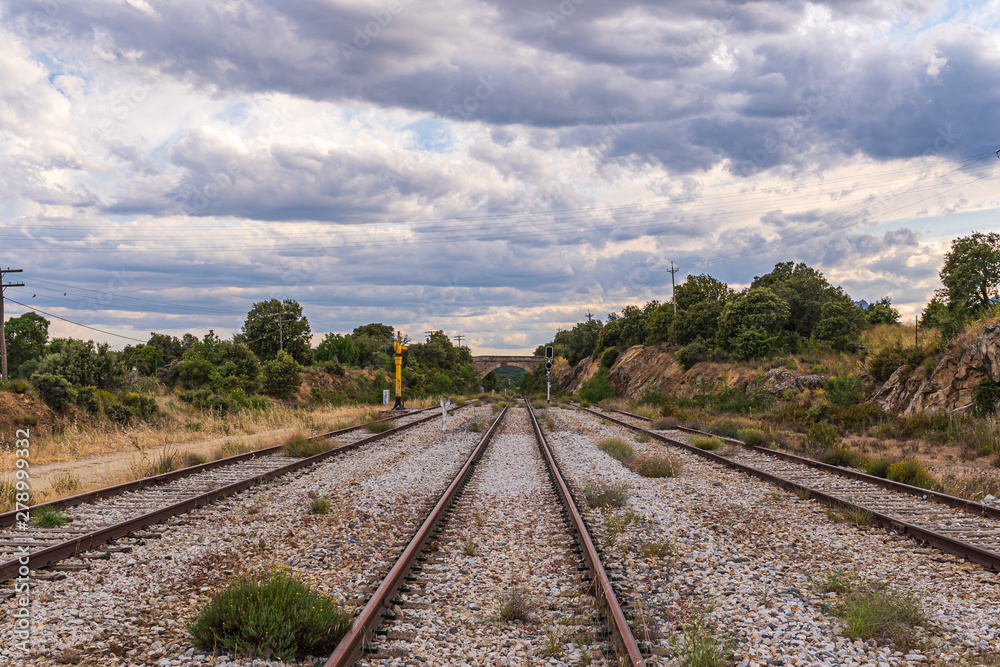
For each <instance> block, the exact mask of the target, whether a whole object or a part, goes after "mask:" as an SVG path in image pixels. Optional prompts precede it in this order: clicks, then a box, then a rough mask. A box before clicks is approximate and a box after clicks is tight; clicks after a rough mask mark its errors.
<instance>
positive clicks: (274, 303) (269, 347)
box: [235, 299, 312, 365]
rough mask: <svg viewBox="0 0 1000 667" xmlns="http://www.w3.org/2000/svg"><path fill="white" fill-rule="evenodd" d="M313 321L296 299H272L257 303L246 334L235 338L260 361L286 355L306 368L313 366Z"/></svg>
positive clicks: (245, 331)
mask: <svg viewBox="0 0 1000 667" xmlns="http://www.w3.org/2000/svg"><path fill="white" fill-rule="evenodd" d="M311 334H312V332H311V331H310V329H309V320H307V319H306V316H305V315H303V314H302V306H300V305H299V303H298V301H295V300H294V299H285V300H284V301H278V300H277V299H270V300H269V301H261V302H259V303H255V304H254V305H253V308H251V309H250V312H249V313H247V319H246V322H244V323H243V331H242V332H241V333H240V334H239V335H238V336H236V337H235V340H236V342H239V343H245V344H246V345H247V346H248V347H249V348H250V349H251V350H253V352H254V354H256V355H257V358H258V359H260V360H262V361H266V360H270V359H274V358H276V357H277V354H278V351H279V350H281V349H282V346H284V351H285V352H287V353H288V354H290V355H291V356H292V358H293V359H295V361H297V362H298V363H300V364H303V365H309V364H311V363H312V345H311V344H310V341H309V339H310V337H311Z"/></svg>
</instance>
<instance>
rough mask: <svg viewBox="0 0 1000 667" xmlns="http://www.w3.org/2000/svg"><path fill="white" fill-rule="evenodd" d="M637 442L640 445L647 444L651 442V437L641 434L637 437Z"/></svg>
mask: <svg viewBox="0 0 1000 667" xmlns="http://www.w3.org/2000/svg"><path fill="white" fill-rule="evenodd" d="M635 441H636V442H638V443H640V444H646V443H647V442H649V436H648V435H646V434H645V433H640V434H639V435H637V436H635Z"/></svg>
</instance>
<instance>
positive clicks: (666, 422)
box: [649, 417, 678, 431]
mask: <svg viewBox="0 0 1000 667" xmlns="http://www.w3.org/2000/svg"><path fill="white" fill-rule="evenodd" d="M677 424H678V421H677V420H676V419H671V418H670V417H660V418H659V419H654V420H653V421H652V422H651V423H650V424H649V428H651V429H653V430H655V431H669V430H670V429H672V428H675V427H676V426H677Z"/></svg>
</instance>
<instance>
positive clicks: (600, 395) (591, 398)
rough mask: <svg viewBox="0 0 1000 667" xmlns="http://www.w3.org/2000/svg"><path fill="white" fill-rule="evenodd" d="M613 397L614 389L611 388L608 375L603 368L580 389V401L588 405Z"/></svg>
mask: <svg viewBox="0 0 1000 667" xmlns="http://www.w3.org/2000/svg"><path fill="white" fill-rule="evenodd" d="M614 397H615V388H614V387H612V386H611V382H610V381H609V380H608V375H607V373H606V372H605V370H604V369H603V368H602V369H601V370H599V371H597V373H596V374H595V375H594V377H592V378H590V379H589V380H587V381H586V382H584V383H583V385H582V386H581V387H580V400H582V401H587V402H588V403H600V402H601V401H603V400H604V399H606V398H614Z"/></svg>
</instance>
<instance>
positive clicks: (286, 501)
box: [0, 408, 491, 666]
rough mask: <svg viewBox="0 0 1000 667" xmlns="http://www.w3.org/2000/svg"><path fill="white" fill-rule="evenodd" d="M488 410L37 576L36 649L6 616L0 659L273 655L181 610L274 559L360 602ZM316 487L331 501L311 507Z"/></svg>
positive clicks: (202, 661)
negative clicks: (249, 650) (242, 648)
mask: <svg viewBox="0 0 1000 667" xmlns="http://www.w3.org/2000/svg"><path fill="white" fill-rule="evenodd" d="M487 418H491V414H490V410H489V409H487V408H466V409H464V410H461V411H460V412H458V413H457V414H454V415H451V416H449V419H448V432H447V433H442V431H441V425H440V422H438V421H436V420H435V421H432V422H429V423H428V424H425V425H421V426H417V427H415V428H413V429H411V430H409V431H406V432H404V433H402V434H399V435H396V436H391V437H389V438H387V439H385V440H382V441H379V442H376V443H372V444H370V445H365V446H363V447H361V448H359V449H357V450H354V451H352V452H348V453H346V454H343V455H341V456H337V457H334V458H332V459H330V460H329V461H326V462H323V463H321V464H318V465H316V466H313V467H311V468H309V469H308V470H306V471H304V472H301V473H293V475H290V476H288V477H283V478H281V479H280V480H276V481H275V482H272V483H268V484H264V485H261V486H258V487H256V488H255V489H253V490H251V491H248V492H246V493H243V494H239V495H237V496H233V497H230V498H228V499H226V500H224V501H222V502H220V503H217V504H214V505H212V506H210V507H205V508H201V509H199V510H195V511H193V512H191V513H189V514H187V515H184V516H182V517H177V518H175V519H173V520H172V521H171V522H170V523H169V524H168V525H167V526H160V527H159V528H160V530H163V533H162V537H160V539H146V540H135V541H122V542H123V543H125V542H128V543H130V544H132V545H133V551H132V553H131V554H119V555H115V556H113V557H111V558H110V559H108V560H102V561H93V562H92V563H91V566H92V567H91V569H90V570H88V571H84V572H76V573H70V574H69V576H68V578H67V579H65V580H62V581H55V582H35V583H33V591H32V593H33V599H32V608H31V610H32V630H31V633H32V642H31V648H32V653H31V655H30V656H29V657H27V658H26V657H25V656H24V654H23V653H20V652H18V651H16V650H15V648H14V641H13V638H12V635H11V629H10V628H9V627H6V626H5V627H4V628H3V629H2V634H0V642H2V644H0V664H3V665H19V666H20V665H52V664H59V663H60V662H64V663H66V664H80V665H102V666H104V665H215V664H239V665H251V664H257V665H263V664H265V661H263V660H258V661H256V662H255V661H251V660H237V661H234V662H231V661H232V656H227V655H222V654H220V655H217V656H214V655H205V654H204V653H203V652H201V651H197V650H194V649H193V648H191V645H190V643H189V639H188V637H187V633H186V631H185V630H184V623H185V621H187V620H188V619H189V618H190V617H191V615H192V614H193V613H194V612H195V611H196V610H197V609H200V608H201V607H202V606H203V605H204V604H205V603H206V602H207V601H208V600H209V598H210V596H211V594H212V593H213V592H215V591H217V590H219V589H220V588H221V587H222V586H223V585H224V584H225V582H226V581H228V580H229V579H231V578H233V577H234V576H235V575H236V574H238V573H239V572H243V571H248V570H259V569H267V568H271V567H274V566H282V567H285V568H290V569H292V570H294V571H297V572H298V573H299V574H300V575H301V576H302V577H303V578H304V579H305V580H307V581H308V582H309V583H310V584H311V585H313V586H314V587H316V588H318V589H320V590H323V591H325V592H327V593H328V594H330V595H332V596H334V597H336V598H338V599H340V600H343V601H347V602H348V603H352V602H358V603H359V602H360V599H361V597H362V596H363V593H362V592H361V590H360V588H361V587H362V586H364V585H366V584H367V583H369V582H370V581H372V580H373V579H376V578H380V577H381V571H382V570H383V569H384V568H385V567H387V564H384V563H380V562H378V561H376V560H375V559H374V558H373V556H374V554H376V553H379V552H381V551H383V550H384V549H385V548H386V547H387V546H388V545H393V544H395V543H397V542H399V541H400V540H405V539H408V538H409V536H410V534H411V533H412V532H413V531H414V530H415V529H416V527H417V525H418V521H419V520H421V519H422V518H423V516H424V514H425V513H426V509H427V504H428V503H429V502H433V501H434V500H436V499H437V498H438V497H439V496H440V494H441V492H443V490H444V488H445V486H446V485H447V483H448V482H449V481H450V480H451V477H452V476H453V475H454V473H455V472H456V471H457V469H458V468H459V467H460V466H461V464H462V463H464V461H465V459H466V458H467V457H468V454H469V452H470V451H471V450H472V447H473V446H474V445H475V443H476V442H477V441H478V440H479V434H478V433H474V432H471V431H470V430H469V428H468V427H469V424H470V423H471V422H473V421H484V420H486V419H487ZM310 494H314V495H322V496H327V497H329V498H330V499H331V505H332V507H333V510H332V511H331V512H330V513H329V514H326V515H312V514H310V513H309V512H308V504H309V502H310V498H309V495H310ZM4 607H5V612H4V613H5V614H6V613H7V611H8V610H9V611H13V610H14V608H15V607H14V601H12V600H8V601H5V602H4ZM321 657H323V658H325V657H326V656H321ZM269 664H279V663H278V662H271V663H269ZM280 664H289V663H280ZM301 664H303V665H305V664H309V665H313V664H315V660H313V661H308V660H307V661H303V662H302V663H301Z"/></svg>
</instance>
